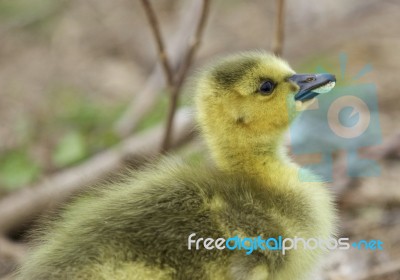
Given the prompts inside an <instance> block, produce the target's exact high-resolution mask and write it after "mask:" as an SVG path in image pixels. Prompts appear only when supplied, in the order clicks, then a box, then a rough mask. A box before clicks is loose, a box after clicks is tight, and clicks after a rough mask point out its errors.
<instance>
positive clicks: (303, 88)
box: [288, 74, 336, 102]
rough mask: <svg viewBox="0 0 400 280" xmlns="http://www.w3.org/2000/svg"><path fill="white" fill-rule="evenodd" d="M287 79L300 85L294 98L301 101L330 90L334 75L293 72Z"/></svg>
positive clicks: (333, 84)
mask: <svg viewBox="0 0 400 280" xmlns="http://www.w3.org/2000/svg"><path fill="white" fill-rule="evenodd" d="M288 80H289V81H291V82H293V83H295V84H297V85H298V86H299V87H300V90H299V91H298V92H297V93H296V95H295V96H294V99H295V100H296V101H301V102H305V101H307V100H310V99H313V98H314V97H316V96H317V95H319V94H320V93H326V92H328V91H330V90H331V89H332V88H333V87H334V86H335V83H336V77H335V76H334V75H331V74H294V75H293V76H291V77H290V78H289V79H288Z"/></svg>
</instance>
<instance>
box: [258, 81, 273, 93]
mask: <svg viewBox="0 0 400 280" xmlns="http://www.w3.org/2000/svg"><path fill="white" fill-rule="evenodd" d="M274 87H275V84H274V83H273V82H271V81H265V82H263V83H262V84H261V86H260V93H261V95H270V94H271V93H272V91H273V90H274Z"/></svg>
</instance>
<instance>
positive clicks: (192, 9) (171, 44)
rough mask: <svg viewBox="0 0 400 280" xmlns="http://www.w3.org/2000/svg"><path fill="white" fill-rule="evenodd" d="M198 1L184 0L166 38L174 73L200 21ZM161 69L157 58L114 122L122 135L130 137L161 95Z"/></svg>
mask: <svg viewBox="0 0 400 280" xmlns="http://www.w3.org/2000/svg"><path fill="white" fill-rule="evenodd" d="M201 4H202V2H201V1H187V2H185V5H184V6H183V7H182V10H181V13H180V19H179V22H177V23H176V25H175V28H174V30H176V32H175V33H174V34H173V36H172V37H171V36H168V38H172V39H171V40H166V51H167V53H168V55H169V61H170V63H171V67H172V70H173V72H175V71H176V69H179V68H180V67H179V66H180V65H181V64H182V61H183V56H182V53H185V51H186V49H187V38H188V37H190V34H193V33H194V32H195V29H196V24H197V22H198V21H199V18H200V14H199V10H200V9H201ZM162 75H163V70H162V66H161V63H160V62H159V60H158V61H157V64H156V66H155V67H154V68H153V71H152V73H151V74H150V76H149V77H148V78H147V80H146V81H145V82H144V86H143V88H142V89H141V90H139V91H138V92H137V93H135V95H134V96H133V98H132V101H131V102H130V104H129V105H128V107H127V109H126V110H125V112H124V114H123V115H122V116H121V117H120V118H119V119H118V120H117V122H116V123H115V126H114V129H115V131H116V132H117V133H118V135H120V136H121V137H127V136H129V135H130V134H131V133H132V131H134V130H135V129H136V127H137V126H138V124H139V123H140V122H141V121H142V120H143V118H144V117H145V116H146V115H147V114H148V113H149V112H150V111H151V109H152V108H154V105H155V104H156V103H157V100H158V97H159V96H160V95H161V93H162V91H161V89H162V88H163V87H164V85H165V84H164V82H163V79H162V77H161V76H162Z"/></svg>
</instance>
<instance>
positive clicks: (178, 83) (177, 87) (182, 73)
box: [161, 0, 210, 152]
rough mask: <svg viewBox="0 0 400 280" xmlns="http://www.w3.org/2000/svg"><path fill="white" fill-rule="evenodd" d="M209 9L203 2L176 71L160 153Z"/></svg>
mask: <svg viewBox="0 0 400 280" xmlns="http://www.w3.org/2000/svg"><path fill="white" fill-rule="evenodd" d="M209 8H210V1H209V0H203V5H202V9H201V16H200V19H199V22H198V24H197V28H196V31H195V33H194V36H193V37H192V39H191V42H190V45H189V48H188V50H187V52H186V54H185V58H184V60H183V62H182V65H181V67H180V69H179V71H178V74H177V78H176V80H175V83H174V87H173V88H172V90H171V98H170V103H169V108H168V116H167V124H166V129H165V134H164V138H163V144H162V146H161V151H162V152H166V151H168V149H169V147H170V138H171V131H172V129H173V127H172V125H173V121H174V115H175V111H176V107H177V103H178V99H179V94H180V91H181V88H182V84H183V81H184V79H185V77H186V74H187V72H188V70H189V67H190V65H191V64H192V61H193V58H194V55H195V53H196V51H197V49H198V47H199V45H200V43H201V38H202V35H203V31H204V27H205V24H206V21H207V18H208V14H209V10H210V9H209Z"/></svg>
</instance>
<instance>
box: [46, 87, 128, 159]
mask: <svg viewBox="0 0 400 280" xmlns="http://www.w3.org/2000/svg"><path fill="white" fill-rule="evenodd" d="M53 96H54V100H52V101H51V103H53V104H54V105H55V108H57V112H54V114H55V115H56V117H55V119H54V120H53V122H52V123H49V125H50V127H49V130H50V131H51V132H52V134H55V135H61V137H60V138H59V139H58V141H57V145H56V147H55V149H54V151H53V156H52V159H53V161H54V163H55V165H56V166H57V167H64V166H68V165H70V164H73V163H77V162H79V161H81V160H83V159H85V158H87V157H88V156H89V155H91V154H94V153H96V152H98V151H100V150H103V149H105V148H107V147H110V146H112V145H114V144H116V143H117V142H118V141H119V138H118V136H117V135H116V134H115V133H114V132H113V130H112V126H113V124H114V122H115V121H116V119H117V118H118V116H119V115H120V114H121V111H122V109H123V106H121V104H116V105H115V104H112V105H110V104H108V103H104V102H95V101H93V100H91V99H90V98H87V97H86V96H87V95H86V94H84V93H82V92H80V91H79V90H76V89H72V88H61V89H57V90H56V91H55V93H54V95H53Z"/></svg>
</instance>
